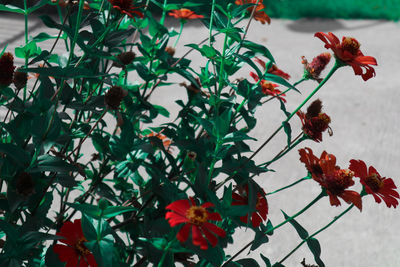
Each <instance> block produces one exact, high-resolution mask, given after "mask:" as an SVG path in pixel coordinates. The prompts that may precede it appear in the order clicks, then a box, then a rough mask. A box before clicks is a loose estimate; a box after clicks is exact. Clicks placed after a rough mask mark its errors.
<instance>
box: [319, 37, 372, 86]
mask: <svg viewBox="0 0 400 267" xmlns="http://www.w3.org/2000/svg"><path fill="white" fill-rule="evenodd" d="M314 36H315V37H318V38H319V39H321V40H322V41H323V42H324V43H325V48H327V49H329V48H330V49H332V51H333V53H334V54H335V57H336V58H337V59H339V60H340V61H341V62H343V63H344V64H347V65H350V66H351V67H352V68H353V70H354V73H355V74H356V75H361V77H362V78H363V80H364V81H366V80H368V79H369V78H372V77H373V76H375V70H374V68H372V67H371V66H370V65H375V66H376V65H378V64H377V62H376V59H375V58H374V57H370V56H364V54H363V53H362V52H361V50H360V43H359V42H358V41H357V40H356V39H354V38H352V37H344V36H343V38H342V42H340V40H339V39H338V38H337V37H336V36H335V35H334V34H333V33H331V32H328V34H326V33H323V32H317V33H316V34H315V35H314ZM363 68H364V69H365V73H364V72H363Z"/></svg>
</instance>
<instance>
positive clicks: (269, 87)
mask: <svg viewBox="0 0 400 267" xmlns="http://www.w3.org/2000/svg"><path fill="white" fill-rule="evenodd" d="M250 76H251V77H252V78H253V79H254V80H255V81H256V82H258V80H259V77H258V75H257V74H255V73H254V72H250ZM260 85H261V90H262V92H263V93H264V94H265V95H270V96H273V97H277V98H279V99H280V100H282V101H283V102H285V103H286V99H285V96H286V94H284V93H282V91H281V90H279V89H276V88H277V87H279V85H278V84H276V83H272V82H270V81H267V80H264V79H263V80H261V82H260Z"/></svg>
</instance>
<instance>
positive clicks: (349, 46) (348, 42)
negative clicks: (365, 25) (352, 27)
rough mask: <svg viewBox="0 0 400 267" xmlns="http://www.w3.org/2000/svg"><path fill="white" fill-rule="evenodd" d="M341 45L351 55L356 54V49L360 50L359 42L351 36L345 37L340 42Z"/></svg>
mask: <svg viewBox="0 0 400 267" xmlns="http://www.w3.org/2000/svg"><path fill="white" fill-rule="evenodd" d="M342 47H343V49H344V50H346V51H348V52H350V53H351V54H352V55H357V52H358V50H360V43H359V42H358V41H357V40H356V39H354V38H352V37H345V38H344V39H343V42H342Z"/></svg>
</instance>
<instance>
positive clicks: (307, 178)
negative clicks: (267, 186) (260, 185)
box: [265, 176, 311, 196]
mask: <svg viewBox="0 0 400 267" xmlns="http://www.w3.org/2000/svg"><path fill="white" fill-rule="evenodd" d="M310 179H311V177H310V176H306V177H303V178H301V179H299V180H297V181H296V182H294V183H291V184H290V185H287V186H284V187H282V188H279V189H277V190H275V191H272V192H269V193H267V194H265V195H266V196H269V195H272V194H275V193H278V192H280V191H283V190H285V189H288V188H290V187H292V186H294V185H296V184H298V183H301V182H303V181H305V180H310Z"/></svg>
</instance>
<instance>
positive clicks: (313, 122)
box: [296, 99, 332, 142]
mask: <svg viewBox="0 0 400 267" xmlns="http://www.w3.org/2000/svg"><path fill="white" fill-rule="evenodd" d="M321 109H322V102H321V100H319V99H317V100H315V101H313V102H312V103H311V104H310V106H309V107H308V108H307V112H306V113H304V112H302V111H301V110H299V111H298V112H297V113H296V114H297V115H298V116H299V117H300V120H301V124H302V125H303V127H302V129H303V132H304V133H305V134H306V135H308V136H309V137H310V138H311V139H313V140H314V141H316V142H321V141H322V133H323V132H324V131H326V130H327V129H329V131H328V132H329V134H330V135H332V130H331V129H330V127H329V123H330V122H331V118H330V117H329V116H328V115H327V114H326V113H322V112H321Z"/></svg>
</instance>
